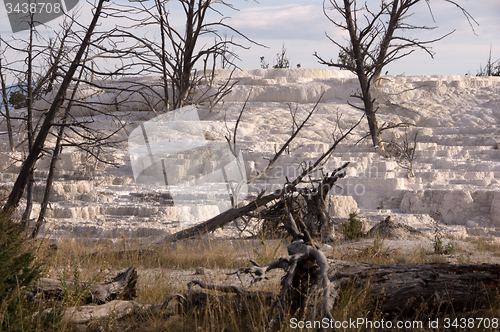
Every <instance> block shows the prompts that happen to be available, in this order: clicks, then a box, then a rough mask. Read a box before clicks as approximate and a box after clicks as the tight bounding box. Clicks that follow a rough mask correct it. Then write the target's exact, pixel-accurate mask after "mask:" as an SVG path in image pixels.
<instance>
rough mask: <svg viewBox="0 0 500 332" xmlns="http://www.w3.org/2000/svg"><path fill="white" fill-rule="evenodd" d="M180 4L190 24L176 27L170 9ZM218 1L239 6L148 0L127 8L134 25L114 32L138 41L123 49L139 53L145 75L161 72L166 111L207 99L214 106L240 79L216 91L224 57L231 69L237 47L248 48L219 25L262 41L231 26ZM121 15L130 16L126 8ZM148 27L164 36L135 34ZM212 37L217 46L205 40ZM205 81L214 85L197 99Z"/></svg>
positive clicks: (138, 63) (137, 62)
mask: <svg viewBox="0 0 500 332" xmlns="http://www.w3.org/2000/svg"><path fill="white" fill-rule="evenodd" d="M175 4H180V5H181V10H182V11H181V13H182V15H183V16H184V17H185V24H184V25H183V26H182V27H181V26H179V27H176V26H175V24H173V23H172V22H171V20H170V16H171V13H170V11H169V8H172V7H171V6H173V5H175ZM214 5H220V6H223V7H226V8H229V9H234V7H233V6H232V5H231V4H230V3H228V2H222V1H220V2H219V1H215V2H214V1H206V0H178V1H175V2H172V1H168V0H166V1H165V0H155V1H154V4H153V5H151V6H150V5H148V3H146V2H138V7H128V9H127V13H128V15H129V18H130V19H132V21H133V26H132V27H127V28H119V29H116V30H115V31H114V32H113V34H112V35H113V36H114V37H115V38H116V39H117V40H120V39H123V38H126V39H127V40H130V41H135V44H134V46H133V47H131V48H127V49H125V50H121V51H119V52H121V53H122V54H126V55H127V56H130V55H133V56H134V64H135V65H136V66H140V67H141V68H143V69H141V70H143V72H144V73H150V74H153V75H160V76H161V79H162V96H161V97H162V99H163V101H164V108H165V109H166V110H170V109H176V108H179V107H182V106H184V105H186V104H188V103H193V102H197V103H200V102H202V101H206V100H209V101H210V103H211V106H213V105H214V104H215V101H218V100H220V99H221V97H222V96H224V95H225V94H227V93H228V92H229V91H230V89H231V88H232V86H233V85H234V82H233V83H230V81H231V80H230V79H228V80H227V81H226V82H225V83H223V84H222V85H220V86H218V87H215V91H213V92H210V88H212V87H213V82H214V78H215V66H216V63H217V62H218V61H221V62H223V63H224V66H225V67H226V68H228V67H233V68H234V67H235V63H234V60H237V59H239V58H238V55H237V54H236V53H235V51H234V49H240V48H243V49H246V48H247V47H245V46H244V45H241V44H238V43H236V42H234V41H233V39H232V38H227V37H226V36H225V35H222V34H221V33H220V32H218V30H217V29H221V30H226V31H230V32H231V33H234V34H235V35H237V36H239V37H242V38H243V39H245V40H247V41H248V42H250V43H254V44H257V43H255V42H254V41H252V40H251V39H249V38H247V37H246V36H245V35H244V34H242V33H241V32H240V31H238V30H236V29H234V28H233V27H231V26H230V25H228V24H226V23H225V22H224V20H225V18H226V17H224V16H223V15H222V14H221V12H220V11H219V9H217V8H216V6H214ZM169 6H170V7H169ZM209 13H215V14H217V15H221V19H219V20H213V21H211V20H209V19H208V18H207V16H208V14H209ZM116 15H120V16H123V15H124V14H123V6H120V10H117V14H116ZM143 27H148V29H151V27H154V28H157V29H159V32H160V34H159V35H160V36H159V37H160V38H159V40H156V39H155V40H153V39H151V38H150V37H149V36H142V35H138V33H139V32H134V29H135V28H143ZM206 36H213V37H214V43H213V44H212V45H201V43H200V38H201V37H206ZM257 45H259V44H257ZM196 66H198V69H196ZM200 84H204V85H208V88H207V90H206V91H202V92H201V96H200V97H199V98H197V99H196V100H193V94H194V92H195V91H196V89H197V86H198V85H200Z"/></svg>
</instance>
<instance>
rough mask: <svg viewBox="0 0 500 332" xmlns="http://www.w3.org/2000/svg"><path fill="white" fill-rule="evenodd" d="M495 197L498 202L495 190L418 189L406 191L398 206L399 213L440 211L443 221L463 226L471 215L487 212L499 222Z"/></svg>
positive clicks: (472, 216) (499, 196)
mask: <svg viewBox="0 0 500 332" xmlns="http://www.w3.org/2000/svg"><path fill="white" fill-rule="evenodd" d="M494 199H495V200H496V201H497V202H498V203H500V195H499V194H498V193H496V192H494V191H467V190H419V191H415V192H406V193H405V194H404V195H403V199H402V201H401V206H400V209H401V212H402V213H425V214H432V213H436V212H439V213H440V214H441V216H442V219H441V220H442V221H443V222H445V223H447V224H454V225H465V223H466V222H467V220H469V219H471V218H474V217H477V216H481V215H485V214H488V213H490V214H491V217H492V220H493V221H494V222H496V223H497V224H500V219H499V218H500V217H498V215H499V214H498V213H497V212H500V211H497V210H496V208H495V204H494ZM496 205H499V204H496ZM490 207H491V208H490ZM495 218H496V219H498V220H497V221H495V220H496V219H495Z"/></svg>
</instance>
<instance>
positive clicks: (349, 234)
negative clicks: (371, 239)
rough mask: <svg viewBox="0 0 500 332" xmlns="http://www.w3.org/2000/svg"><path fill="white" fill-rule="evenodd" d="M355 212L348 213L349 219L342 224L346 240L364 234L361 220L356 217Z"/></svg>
mask: <svg viewBox="0 0 500 332" xmlns="http://www.w3.org/2000/svg"><path fill="white" fill-rule="evenodd" d="M356 217H357V214H356V213H355V212H353V213H351V214H349V221H348V222H347V223H345V224H344V225H343V232H344V237H345V238H346V239H347V240H354V239H357V238H360V237H362V236H364V235H365V234H364V233H363V225H362V224H361V221H360V220H359V219H357V218H356Z"/></svg>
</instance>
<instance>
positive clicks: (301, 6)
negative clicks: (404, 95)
mask: <svg viewBox="0 0 500 332" xmlns="http://www.w3.org/2000/svg"><path fill="white" fill-rule="evenodd" d="M4 1H6V0H4ZM120 1H121V2H122V3H124V2H125V1H123V0H120ZM80 2H81V3H82V6H81V9H80V10H81V15H80V19H79V22H80V23H81V24H85V22H87V21H89V22H90V19H91V16H90V5H88V4H85V3H83V0H80ZM457 2H458V3H459V4H460V5H462V6H463V7H465V8H466V9H467V10H468V11H469V12H470V14H472V16H473V17H474V18H475V19H476V21H477V22H478V23H479V26H474V29H475V33H474V32H473V31H472V29H471V27H470V25H469V23H468V22H467V20H466V18H465V17H464V16H463V14H462V12H461V11H460V10H458V9H457V8H456V7H455V6H453V5H451V4H449V3H447V2H445V1H444V0H432V1H431V4H432V8H433V14H434V18H435V22H433V20H432V18H431V16H430V14H429V11H428V8H427V6H426V5H425V2H422V3H420V4H418V5H417V6H415V11H414V15H413V16H412V17H411V18H410V20H411V22H413V23H416V24H425V25H430V26H438V28H437V29H435V30H433V31H424V32H420V31H413V32H412V36H413V37H417V38H419V39H421V40H425V39H434V38H437V37H439V36H441V35H444V34H446V33H448V32H450V31H452V30H456V31H455V33H454V34H452V35H451V36H449V37H447V38H445V39H444V40H442V41H440V42H438V43H436V44H434V45H433V51H434V52H436V55H435V57H434V59H432V58H431V57H430V56H429V55H428V54H426V53H425V52H423V51H416V52H414V54H412V55H410V56H409V57H407V58H405V59H402V60H399V61H397V62H395V63H393V64H391V65H389V66H388V67H387V68H386V70H388V71H389V74H393V75H396V74H407V75H433V74H436V75H444V74H459V75H463V74H466V73H471V74H475V73H476V71H477V70H478V69H479V66H480V65H481V64H482V65H484V64H485V63H486V60H487V57H488V53H489V49H490V45H492V50H493V51H492V54H493V58H494V60H496V59H498V58H500V37H499V35H500V34H499V32H500V1H499V0H457ZM171 3H172V9H171V10H172V16H171V17H172V18H173V20H174V23H175V22H176V23H177V24H181V25H182V24H183V21H182V16H181V15H176V14H177V13H178V9H177V8H178V6H176V4H175V0H171ZM232 3H233V4H234V6H235V7H236V8H238V11H235V10H231V9H228V8H226V7H224V6H221V5H218V6H216V8H218V9H220V10H221V11H222V12H223V14H224V15H226V16H228V17H230V18H229V19H228V20H227V21H226V23H228V24H230V25H232V26H234V27H235V28H237V29H238V30H240V31H241V32H242V33H244V34H245V35H247V36H248V37H250V38H252V39H253V40H255V41H257V42H258V43H261V44H264V45H266V46H267V47H268V48H263V47H259V46H256V45H249V44H248V43H247V44H246V45H247V46H250V49H249V50H239V51H238V54H239V55H240V57H241V59H242V61H241V62H239V63H238V64H239V66H240V67H242V68H259V67H260V56H264V57H265V58H266V60H267V61H268V62H269V63H270V64H271V65H272V64H273V60H274V59H275V58H276V53H278V52H279V51H280V50H281V47H282V44H285V46H286V48H287V49H288V54H289V57H290V60H291V62H292V64H293V65H294V66H295V65H297V64H301V66H302V68H326V67H325V66H322V65H320V64H318V63H317V60H316V59H315V58H314V57H313V56H312V54H313V53H314V52H315V51H316V52H318V53H319V54H320V55H321V56H323V57H324V58H326V59H330V58H333V59H334V60H335V59H336V58H337V54H338V49H337V48H336V47H335V46H334V45H333V44H332V43H331V42H330V41H329V40H328V39H327V38H326V36H325V33H328V34H329V35H330V36H331V37H332V38H334V39H336V40H340V41H342V40H343V35H342V34H341V31H340V30H338V29H335V28H334V26H333V25H332V24H331V23H330V22H329V21H328V19H327V18H326V17H325V15H324V14H323V9H322V8H323V1H321V0H295V1H279V0H260V1H259V3H257V2H255V1H252V0H249V1H242V0H239V1H232ZM367 3H368V5H369V6H373V7H372V8H377V5H378V4H379V3H380V1H379V0H368V1H367ZM0 15H2V17H4V18H5V19H4V20H1V22H0V34H2V36H3V37H6V35H10V34H11V33H10V26H9V25H8V21H7V14H6V12H5V8H4V7H3V6H1V10H0ZM214 17H215V16H214ZM58 23H59V22H57V21H53V22H50V23H49V26H51V27H52V28H57V24H58ZM117 23H118V22H116V21H113V20H110V19H107V20H102V24H103V25H102V26H101V28H100V29H101V30H102V29H106V27H110V28H111V27H112V26H114V25H115V24H117ZM152 33H154V32H148V34H152ZM16 37H20V38H22V33H18V34H16Z"/></svg>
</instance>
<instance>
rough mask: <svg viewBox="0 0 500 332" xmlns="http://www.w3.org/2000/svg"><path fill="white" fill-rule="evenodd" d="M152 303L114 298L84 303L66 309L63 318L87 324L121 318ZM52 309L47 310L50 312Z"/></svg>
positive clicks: (71, 321)
mask: <svg viewBox="0 0 500 332" xmlns="http://www.w3.org/2000/svg"><path fill="white" fill-rule="evenodd" d="M152 307H153V305H152V304H142V303H138V302H135V301H122V300H113V301H111V302H108V303H105V304H101V305H82V306H78V307H70V308H67V309H66V310H64V313H63V316H62V320H63V321H64V322H67V323H73V324H86V323H89V322H92V321H96V320H101V319H109V318H113V319H120V318H122V317H125V316H127V315H130V314H132V313H134V312H137V311H138V310H149V309H151V308H152ZM51 310H52V309H47V310H45V313H46V314H48V313H50V311H51Z"/></svg>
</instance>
